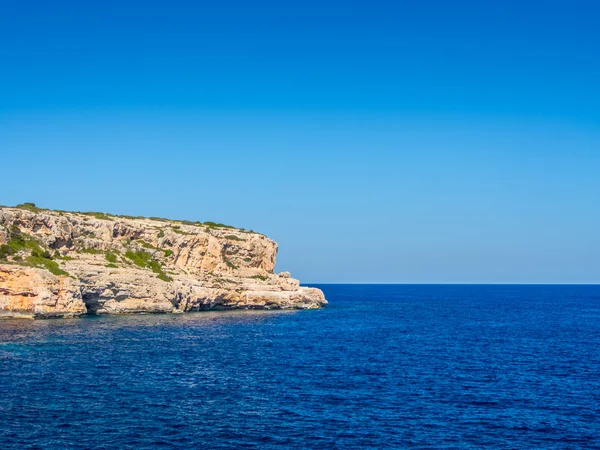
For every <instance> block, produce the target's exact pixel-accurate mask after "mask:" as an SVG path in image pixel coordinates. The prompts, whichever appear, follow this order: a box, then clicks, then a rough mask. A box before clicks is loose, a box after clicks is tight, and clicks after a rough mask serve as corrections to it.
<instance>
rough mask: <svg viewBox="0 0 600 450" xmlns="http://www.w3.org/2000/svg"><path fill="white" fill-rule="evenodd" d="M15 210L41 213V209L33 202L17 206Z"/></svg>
mask: <svg viewBox="0 0 600 450" xmlns="http://www.w3.org/2000/svg"><path fill="white" fill-rule="evenodd" d="M15 208H19V209H26V210H27V211H31V212H38V211H41V208H38V207H37V206H35V203H31V202H26V203H19V204H18V205H17V206H15Z"/></svg>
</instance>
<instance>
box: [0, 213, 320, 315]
mask: <svg viewBox="0 0 600 450" xmlns="http://www.w3.org/2000/svg"><path fill="white" fill-rule="evenodd" d="M276 254H277V244H276V243H275V242H274V241H272V240H271V239H269V238H267V237H266V236H263V235H261V234H258V233H255V232H252V231H246V230H242V229H237V228H233V227H228V226H225V225H221V224H215V223H212V222H205V223H200V222H194V223H192V222H187V221H174V220H166V219H160V218H141V217H139V218H137V217H124V216H114V215H109V214H104V213H74V212H65V211H51V210H41V209H38V208H36V207H35V205H33V204H24V205H20V206H19V207H16V208H8V207H0V318H15V317H25V318H44V317H77V316H80V315H83V314H124V313H179V312H186V311H200V310H210V309H212V310H215V309H292V308H295V309H307V308H318V307H321V306H324V305H325V304H327V301H326V300H325V298H324V296H323V293H322V292H321V291H320V290H319V289H316V288H308V287H301V286H300V285H299V282H298V280H295V279H293V278H290V274H289V273H287V272H283V273H280V274H275V273H274V267H275V256H276Z"/></svg>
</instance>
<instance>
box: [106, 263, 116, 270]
mask: <svg viewBox="0 0 600 450" xmlns="http://www.w3.org/2000/svg"><path fill="white" fill-rule="evenodd" d="M106 267H109V268H111V269H118V268H119V266H117V265H116V264H113V263H110V264H107V265H106Z"/></svg>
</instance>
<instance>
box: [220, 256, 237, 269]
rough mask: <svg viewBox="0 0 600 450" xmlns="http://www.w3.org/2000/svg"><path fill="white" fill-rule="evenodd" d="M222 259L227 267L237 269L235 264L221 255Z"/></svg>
mask: <svg viewBox="0 0 600 450" xmlns="http://www.w3.org/2000/svg"><path fill="white" fill-rule="evenodd" d="M223 261H225V264H227V267H229V268H230V269H234V270H235V269H237V268H238V266H236V265H235V264H234V263H232V262H231V261H230V260H229V259H227V258H225V257H223Z"/></svg>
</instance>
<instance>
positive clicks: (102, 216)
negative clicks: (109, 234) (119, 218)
mask: <svg viewBox="0 0 600 450" xmlns="http://www.w3.org/2000/svg"><path fill="white" fill-rule="evenodd" d="M80 214H83V215H86V216H92V217H95V218H96V219H100V220H115V219H114V217H115V216H113V215H112V214H108V213H102V212H92V211H89V212H82V213H80Z"/></svg>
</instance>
